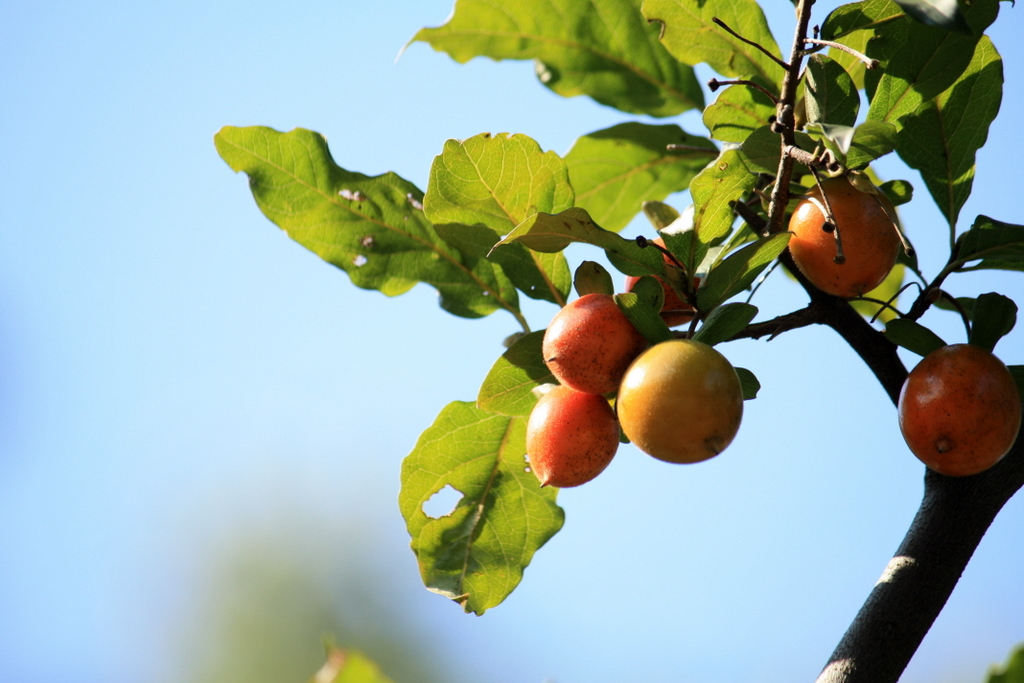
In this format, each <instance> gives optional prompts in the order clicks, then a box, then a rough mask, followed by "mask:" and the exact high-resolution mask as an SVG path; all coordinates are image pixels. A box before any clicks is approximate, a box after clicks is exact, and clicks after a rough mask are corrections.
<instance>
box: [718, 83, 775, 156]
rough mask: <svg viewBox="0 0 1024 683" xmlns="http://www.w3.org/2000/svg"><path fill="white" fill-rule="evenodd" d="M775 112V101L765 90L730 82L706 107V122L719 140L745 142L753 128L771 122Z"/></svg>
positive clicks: (755, 128)
mask: <svg viewBox="0 0 1024 683" xmlns="http://www.w3.org/2000/svg"><path fill="white" fill-rule="evenodd" d="M774 115H775V105H774V104H772V102H771V100H769V99H768V96H767V95H765V94H764V93H763V92H761V91H760V90H758V89H756V88H751V87H750V86H746V85H730V86H729V87H728V88H726V89H725V90H723V91H722V94H721V95H719V96H718V99H716V100H715V101H714V103H713V104H712V105H711V106H709V107H708V108H707V109H705V110H704V125H705V126H707V127H708V130H709V131H711V137H713V138H715V139H716V140H722V141H723V142H743V141H744V140H746V139H747V136H749V135H750V134H751V133H752V132H753V131H755V130H757V129H758V128H760V127H761V126H766V125H768V119H769V118H771V117H772V116H774ZM776 147H778V145H777V144H776Z"/></svg>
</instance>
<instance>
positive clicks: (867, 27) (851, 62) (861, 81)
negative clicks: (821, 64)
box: [821, 0, 904, 90]
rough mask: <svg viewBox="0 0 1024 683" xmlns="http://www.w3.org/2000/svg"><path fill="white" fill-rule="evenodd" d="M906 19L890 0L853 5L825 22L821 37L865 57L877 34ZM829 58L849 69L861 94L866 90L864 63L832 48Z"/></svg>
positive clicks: (834, 11) (838, 11)
mask: <svg viewBox="0 0 1024 683" xmlns="http://www.w3.org/2000/svg"><path fill="white" fill-rule="evenodd" d="M903 18H904V12H903V10H902V9H901V8H900V6H899V5H897V4H896V3H894V2H891V0H863V1H862V2H852V3H850V4H847V5H840V6H839V7H837V8H836V9H835V10H833V11H832V12H831V13H830V14H829V15H828V16H827V17H826V18H825V21H824V23H823V24H822V26H821V37H822V38H825V39H827V40H834V41H839V42H842V43H843V44H844V45H847V46H849V47H851V48H853V49H855V50H858V51H860V52H861V53H862V54H863V53H864V52H865V51H866V50H867V46H868V42H869V41H870V40H871V39H872V38H874V36H875V31H876V30H884V29H883V27H884V26H885V25H886V24H889V23H891V22H894V21H901V20H902V19H903ZM829 57H831V58H832V59H833V60H834V61H836V62H838V63H839V64H841V65H842V66H843V67H844V68H845V69H846V71H847V73H849V74H850V78H851V79H852V80H853V83H854V85H855V86H856V87H857V89H858V90H862V89H863V88H864V86H865V78H866V73H867V70H866V65H865V64H864V62H862V61H861V60H860V59H858V58H857V57H855V56H854V55H851V54H850V53H848V52H844V51H842V50H837V49H835V48H829Z"/></svg>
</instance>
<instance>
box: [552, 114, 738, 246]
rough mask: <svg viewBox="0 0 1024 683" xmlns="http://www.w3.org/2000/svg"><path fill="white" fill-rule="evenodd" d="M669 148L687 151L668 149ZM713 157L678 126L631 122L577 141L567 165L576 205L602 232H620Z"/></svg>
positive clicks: (707, 144) (703, 142) (706, 143)
mask: <svg viewBox="0 0 1024 683" xmlns="http://www.w3.org/2000/svg"><path fill="white" fill-rule="evenodd" d="M668 145H684V146H686V147H687V149H678V150H673V151H668V149H667V146H668ZM716 156H718V150H717V149H716V148H715V146H714V144H712V143H711V141H710V140H708V139H707V138H702V137H698V136H696V135H689V134H688V133H686V132H685V131H684V130H683V129H682V128H680V127H679V126H676V125H666V126H651V125H647V124H643V123H636V122H630V123H621V124H619V125H617V126H613V127H611V128H606V129H604V130H599V131H596V132H594V133H590V134H588V135H584V136H583V137H581V138H579V139H578V140H577V141H576V143H575V144H574V145H573V147H572V149H571V150H569V153H568V154H567V155H566V156H565V163H566V164H567V165H568V167H569V178H570V179H571V180H572V186H573V188H574V189H575V190H576V206H581V207H583V208H584V209H586V210H587V212H588V213H589V214H590V215H591V216H592V217H593V218H594V220H595V221H597V222H598V223H600V224H601V226H603V227H604V228H605V229H606V230H612V231H615V232H618V231H619V230H622V229H623V228H624V227H626V225H627V224H628V223H629V222H630V221H631V220H632V219H633V217H634V216H636V214H637V213H639V212H640V208H641V206H642V204H643V202H645V201H649V200H661V199H664V198H665V197H667V196H668V195H670V194H672V193H673V192H681V191H682V190H685V189H686V188H687V186H688V185H689V183H690V180H691V179H692V178H693V176H694V175H696V174H697V173H698V172H700V170H701V169H702V168H704V167H705V166H706V165H707V164H708V162H709V161H711V160H712V159H714V158H715V157H716ZM538 211H548V212H549V213H554V211H551V210H549V209H543V208H538Z"/></svg>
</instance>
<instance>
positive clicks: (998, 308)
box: [967, 292, 1017, 351]
mask: <svg viewBox="0 0 1024 683" xmlns="http://www.w3.org/2000/svg"><path fill="white" fill-rule="evenodd" d="M1016 324H1017V304H1015V303H1013V300H1012V299H1010V298H1009V297H1005V296H1003V295H1002V294H996V293H995V292H989V293H987V294H982V295H981V296H979V297H978V298H977V299H975V301H974V310H973V311H972V312H971V335H970V338H969V339H968V340H967V341H968V342H969V343H971V344H974V345H975V346H980V347H981V348H983V349H986V350H988V351H992V350H993V349H994V348H995V347H996V343H998V341H999V340H1000V339H1002V338H1003V337H1005V336H1006V335H1008V334H1009V333H1010V330H1012V329H1013V327H1014V325H1016Z"/></svg>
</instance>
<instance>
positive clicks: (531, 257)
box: [434, 223, 571, 306]
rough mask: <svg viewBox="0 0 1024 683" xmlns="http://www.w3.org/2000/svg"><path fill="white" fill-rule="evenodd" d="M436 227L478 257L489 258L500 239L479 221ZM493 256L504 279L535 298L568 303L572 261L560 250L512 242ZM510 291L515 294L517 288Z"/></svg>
mask: <svg viewBox="0 0 1024 683" xmlns="http://www.w3.org/2000/svg"><path fill="white" fill-rule="evenodd" d="M434 229H435V230H436V231H437V234H438V235H440V237H441V239H443V240H444V241H445V242H447V243H448V244H450V245H452V246H453V247H455V248H456V249H458V250H459V251H460V252H461V253H463V254H465V255H468V256H471V257H473V258H475V259H485V258H488V254H489V253H490V250H491V249H493V248H494V245H495V244H497V243H498V240H499V239H501V238H500V236H499V235H498V234H497V233H496V232H495V231H494V230H493V229H491V228H488V227H487V226H486V225H481V224H479V223H477V224H476V225H463V224H461V223H443V224H439V225H435V226H434ZM490 260H491V261H492V262H493V263H496V264H498V265H499V266H501V270H500V271H498V272H500V273H501V274H502V275H504V276H507V280H506V278H504V277H503V278H501V280H500V281H501V282H502V283H505V282H506V281H510V284H511V285H514V286H515V287H518V288H519V289H520V290H522V291H523V292H525V293H526V294H527V296H530V297H532V298H534V299H543V300H545V301H550V302H552V303H555V304H558V305H559V306H564V305H565V302H566V300H567V297H568V295H569V286H570V281H571V276H570V275H569V265H568V263H566V261H565V258H564V257H562V255H561V254H540V253H537V252H535V251H530V250H529V249H526V248H525V247H523V246H521V245H513V246H512V248H510V249H507V250H505V249H503V250H502V251H501V252H500V253H498V254H495V255H492V256H491V257H490ZM507 294H508V295H509V296H513V297H514V296H516V294H515V292H507Z"/></svg>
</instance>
